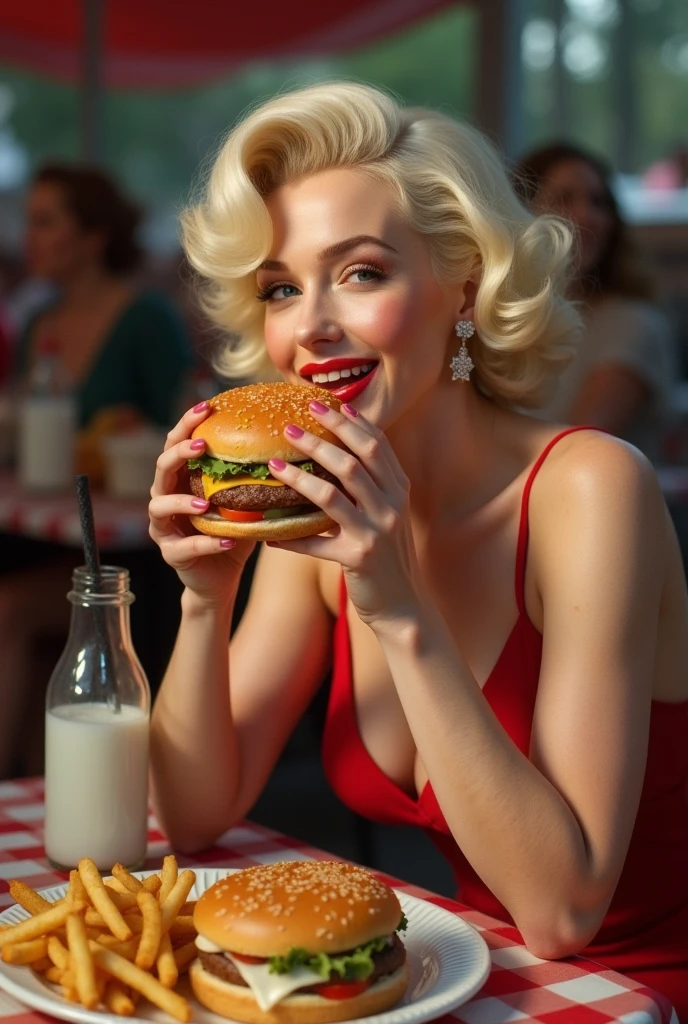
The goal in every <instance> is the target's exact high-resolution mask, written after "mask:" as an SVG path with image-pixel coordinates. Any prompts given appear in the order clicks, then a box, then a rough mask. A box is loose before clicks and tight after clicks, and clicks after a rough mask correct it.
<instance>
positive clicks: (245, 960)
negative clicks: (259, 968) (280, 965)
mask: <svg viewBox="0 0 688 1024" xmlns="http://www.w3.org/2000/svg"><path fill="white" fill-rule="evenodd" d="M232 956H233V957H234V959H235V960H241V962H242V964H264V963H267V961H266V959H265V957H262V956H246V955H245V954H244V953H232Z"/></svg>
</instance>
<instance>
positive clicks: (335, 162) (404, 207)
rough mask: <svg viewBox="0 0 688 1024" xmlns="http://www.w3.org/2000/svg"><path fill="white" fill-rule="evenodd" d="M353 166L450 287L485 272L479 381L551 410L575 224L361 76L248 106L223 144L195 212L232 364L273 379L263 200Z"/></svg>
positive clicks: (214, 308) (493, 161)
mask: <svg viewBox="0 0 688 1024" xmlns="http://www.w3.org/2000/svg"><path fill="white" fill-rule="evenodd" d="M341 167H346V168H358V169H361V170H362V171H365V172H367V173H369V174H373V175H375V176H376V177H377V178H379V179H381V180H383V181H385V182H387V183H388V184H389V185H391V186H392V187H393V189H394V190H395V194H396V196H397V197H398V202H399V205H400V209H401V211H402V213H403V214H404V215H405V217H406V218H407V221H408V223H410V225H411V226H412V227H413V228H414V229H415V230H416V231H418V232H419V233H420V234H422V235H424V236H425V238H426V239H427V242H428V245H429V249H430V254H431V260H432V266H433V271H434V273H435V275H436V277H437V279H438V280H439V281H440V282H442V283H443V284H446V285H449V286H451V285H452V284H454V283H456V284H458V283H460V282H463V281H465V280H466V278H467V277H468V276H469V275H471V274H472V273H474V272H475V271H476V270H479V272H480V284H479V287H478V295H477V300H476V306H475V326H476V330H477V334H476V337H475V338H474V340H473V341H472V342H471V343H470V351H471V356H472V358H473V361H474V363H475V367H476V374H475V376H476V381H477V385H478V387H479V388H480V389H481V390H482V391H483V392H484V393H485V394H488V395H490V396H491V397H492V398H494V399H495V400H497V401H499V402H500V403H501V404H505V405H515V406H535V405H538V404H540V403H541V401H542V400H543V399H544V397H545V395H546V392H547V385H548V382H549V380H550V378H551V371H552V370H555V369H557V368H559V367H561V366H562V365H563V364H564V363H565V362H567V361H568V359H569V358H570V355H571V352H572V346H573V343H574V341H575V338H576V334H577V330H578V328H579V317H578V313H577V311H576V309H575V307H574V306H573V305H572V304H571V303H570V302H569V301H567V299H566V298H565V292H566V288H567V285H568V280H569V273H570V271H569V265H570V258H569V257H570V250H571V244H572V235H571V232H570V230H569V228H568V227H567V226H566V224H565V222H564V221H562V220H559V219H558V218H556V217H550V216H541V217H534V216H533V215H532V214H531V213H529V212H528V211H527V210H526V209H525V207H524V206H523V205H522V204H521V202H520V201H519V199H518V198H517V197H516V194H515V193H514V191H513V189H512V187H511V185H510V183H509V180H508V177H507V174H506V171H505V169H504V166H503V164H502V162H501V160H500V158H499V156H498V155H497V153H496V151H495V150H494V148H493V147H492V145H491V144H490V143H489V142H488V141H487V140H486V139H485V137H484V136H483V135H482V134H481V133H480V132H478V131H477V130H475V129H474V128H471V127H469V126H468V125H465V124H460V123H458V122H457V121H455V120H453V119H452V118H450V117H447V116H444V115H442V114H439V113H434V112H432V111H430V110H424V109H420V108H403V107H401V106H400V105H399V104H398V103H396V102H395V101H394V99H392V98H391V97H390V96H388V95H387V94H385V93H384V92H381V91H380V90H378V89H375V88H372V87H370V86H366V85H360V84H356V83H352V82H331V83H328V84H323V85H316V86H310V87H308V88H305V89H301V90H298V91H295V92H290V93H286V94H284V95H280V96H278V97H276V98H275V99H272V100H270V101H269V102H267V103H265V104H263V105H262V106H260V107H258V108H257V109H255V110H253V111H252V112H251V113H249V114H248V115H247V116H246V117H245V118H244V119H243V120H242V121H241V122H240V123H239V124H238V125H237V126H236V127H235V128H234V129H233V130H232V131H231V132H230V133H229V135H228V136H227V138H226V139H225V141H224V143H223V144H222V146H221V148H220V150H219V152H218V154H217V157H216V158H215V161H214V164H213V166H212V168H211V170H210V174H209V176H208V179H207V181H206V182H205V183H204V184H203V185H202V194H201V196H200V198H199V201H198V202H197V203H195V204H194V205H192V206H190V207H189V208H188V209H186V210H185V211H184V212H183V213H182V218H181V223H182V235H183V244H184V248H185V250H186V253H187V256H188V259H189V262H190V263H191V265H192V266H193V267H194V269H195V270H196V272H197V273H198V274H199V275H200V277H201V279H202V285H201V302H202V305H203V308H204V309H205V311H206V313H207V314H208V315H209V316H210V318H211V319H212V320H213V321H214V322H215V323H216V324H218V325H219V326H221V327H222V328H223V329H224V330H225V331H227V332H228V333H229V334H230V335H231V339H232V340H231V342H230V344H229V345H227V346H225V349H224V352H223V354H222V356H221V357H220V358H219V359H218V360H217V366H218V369H219V371H220V372H221V373H223V374H224V375H225V376H227V377H230V378H243V379H246V378H256V379H263V380H265V379H271V378H273V379H274V377H275V373H276V371H275V369H274V367H272V364H271V363H270V361H269V359H268V356H267V352H266V349H265V342H264V338H263V320H264V307H263V305H262V304H261V303H260V302H259V301H258V300H257V298H256V271H257V269H258V267H259V266H260V264H261V263H262V262H263V261H264V260H265V259H266V258H267V257H268V254H269V252H270V247H271V244H272V223H271V220H270V216H269V213H268V210H267V207H266V205H265V201H264V200H265V198H266V197H267V196H269V195H270V194H271V193H272V192H274V191H275V189H277V188H279V187H280V186H281V185H284V184H286V183H288V182H292V181H294V180H296V179H299V178H303V177H305V176H308V175H311V174H316V173H318V172H319V171H324V170H329V169H331V168H341Z"/></svg>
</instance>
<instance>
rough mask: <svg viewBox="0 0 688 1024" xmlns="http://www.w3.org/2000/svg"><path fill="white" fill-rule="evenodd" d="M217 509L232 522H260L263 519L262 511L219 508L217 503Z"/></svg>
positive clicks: (224, 517)
mask: <svg viewBox="0 0 688 1024" xmlns="http://www.w3.org/2000/svg"><path fill="white" fill-rule="evenodd" d="M213 511H214V510H213ZM217 511H218V512H219V513H220V515H221V516H222V517H223V519H229V520H230V522H232V523H262V521H263V513H262V512H237V511H236V510H235V509H233V508H221V507H220V506H219V505H218V506H217Z"/></svg>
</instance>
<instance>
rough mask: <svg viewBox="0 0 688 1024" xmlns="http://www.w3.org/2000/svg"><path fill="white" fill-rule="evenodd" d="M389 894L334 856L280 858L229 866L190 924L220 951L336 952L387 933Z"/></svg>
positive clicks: (391, 911)
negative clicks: (296, 949) (231, 869)
mask: <svg viewBox="0 0 688 1024" xmlns="http://www.w3.org/2000/svg"><path fill="white" fill-rule="evenodd" d="M400 920H401V904H400V903H399V900H398V899H397V896H396V893H395V892H394V891H393V890H392V889H390V888H389V886H387V885H385V884H384V883H383V882H379V881H378V880H377V879H376V878H375V877H374V875H371V874H370V872H368V871H364V870H363V868H359V867H356V866H355V865H353V864H344V863H340V862H339V861H283V862H278V863H276V864H266V865H259V866H258V867H254V868H247V869H246V870H244V871H237V872H236V873H235V874H233V875H229V876H228V877H227V878H225V879H223V880H222V881H220V882H217V883H216V884H215V885H213V886H211V887H210V889H208V890H207V891H206V892H205V893H204V894H203V895H202V896H201V898H200V899H199V900H198V902H197V903H196V908H195V910H194V925H195V926H196V930H197V931H198V933H199V935H202V936H203V937H204V938H205V939H208V940H209V941H210V942H212V943H214V944H215V945H216V946H219V947H221V948H222V949H225V950H228V951H229V952H232V953H243V954H244V955H246V956H257V957H271V956H284V955H285V954H286V953H288V952H289V950H290V949H293V948H294V947H300V948H302V949H307V950H308V951H309V952H312V953H319V952H323V953H328V954H330V953H341V952H343V951H345V950H349V949H354V948H355V947H356V946H360V945H362V944H364V943H366V942H370V941H371V940H372V939H376V938H380V937H381V936H384V935H391V934H393V933H394V931H395V930H396V928H397V927H398V925H399V922H400Z"/></svg>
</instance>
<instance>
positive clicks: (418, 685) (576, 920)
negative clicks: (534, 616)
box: [372, 435, 665, 958]
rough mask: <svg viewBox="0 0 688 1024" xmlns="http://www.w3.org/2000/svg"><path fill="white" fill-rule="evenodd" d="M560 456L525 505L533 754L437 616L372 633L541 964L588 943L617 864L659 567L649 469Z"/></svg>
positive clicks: (643, 720) (447, 806)
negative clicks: (535, 626)
mask: <svg viewBox="0 0 688 1024" xmlns="http://www.w3.org/2000/svg"><path fill="white" fill-rule="evenodd" d="M565 446H566V447H564V446H563V445H562V448H561V449H560V450H558V451H557V452H555V453H553V455H552V456H550V460H551V461H548V463H547V464H546V467H543V470H542V471H541V474H540V476H539V477H538V480H537V483H536V485H535V487H534V489H533V493H532V497H531V513H530V522H531V542H530V548H529V563H530V569H531V573H532V574H533V575H534V579H535V580H536V584H537V589H538V591H539V596H540V599H541V601H542V606H543V618H544V644H543V660H542V667H541V675H540V682H539V687H538V697H537V705H536V710H535V718H534V723H533V733H532V741H531V760H528V758H526V757H525V756H524V755H523V754H521V753H520V752H519V750H518V749H517V748H516V747H515V746H514V744H513V743H512V742H511V740H510V739H509V737H508V736H507V734H506V732H505V731H504V730H503V729H502V727H501V725H500V724H499V722H498V721H497V719H496V718H495V716H494V714H493V713H492V711H491V709H490V707H489V705H488V704H487V702H486V700H485V699H484V697H483V696H482V693H481V691H480V689H479V687H478V686H477V684H476V682H475V679H474V678H473V676H472V674H471V672H470V670H469V669H468V667H467V665H466V664H465V662H464V661H463V659H462V657H461V655H460V653H459V651H458V650H457V648H456V645H455V643H454V641H453V638H452V636H451V635H450V633H449V631H448V629H447V628H446V626H445V625H444V623H443V621H442V619H441V617H440V616H439V615H438V614H437V613H434V612H433V611H432V610H430V611H421V612H420V617H419V618H417V619H416V620H414V619H412V618H409V619H407V620H406V621H405V622H403V623H399V622H397V623H395V622H394V621H393V620H390V621H388V622H386V623H382V622H380V623H378V624H376V623H372V626H373V629H374V630H375V632H376V634H377V636H378V638H379V641H380V643H381V646H382V648H383V651H384V653H385V656H386V658H387V660H388V663H389V665H390V669H391V671H392V674H393V676H394V680H395V684H396V687H397V691H398V693H399V696H400V699H401V702H402V704H403V707H404V711H405V714H406V717H407V719H408V722H409V725H410V728H411V731H412V733H413V736H414V739H415V742H416V744H417V748H418V751H419V754H420V756H421V759H422V761H423V764H424V767H425V770H426V772H427V774H428V777H429V779H430V780H431V782H432V785H433V789H434V791H435V793H436V796H437V799H438V801H439V803H440V806H441V808H442V811H443V813H444V815H445V817H446V819H447V822H448V824H449V827H450V828H451V830H452V834H453V835H454V837H455V839H456V841H457V843H458V844H459V846H460V847H461V849H462V851H463V852H464V854H465V855H466V857H467V858H468V860H469V861H470V863H471V864H472V866H473V867H474V869H475V870H476V871H477V873H478V874H479V875H480V877H481V878H482V879H483V880H484V882H485V883H486V885H487V886H488V887H489V888H490V889H491V890H492V891H493V892H494V893H495V895H496V896H497V898H498V899H499V900H500V901H501V902H502V903H503V904H504V905H505V906H506V907H507V909H508V910H509V912H510V914H511V915H512V917H513V919H514V921H515V922H516V925H517V926H518V927H519V929H520V930H521V932H522V934H523V937H524V940H525V942H526V944H527V945H528V947H529V948H530V949H531V950H532V951H533V952H534V953H535V954H536V955H539V956H543V957H547V958H554V957H560V956H565V955H569V954H571V953H573V952H575V951H577V950H579V949H581V948H582V947H584V946H585V945H586V944H587V943H588V942H589V941H590V940H591V939H592V937H593V936H594V935H595V934H596V932H597V930H598V929H599V926H600V924H601V922H602V919H603V917H604V914H605V912H606V910H607V907H608V905H609V902H610V900H611V898H612V895H613V893H614V890H615V887H616V884H617V882H618V878H619V875H620V872H621V868H622V866H623V862H624V859H625V856H626V851H627V848H628V843H629V841H630V836H631V832H632V828H633V823H634V820H635V815H636V812H637V807H638V801H639V798H640V791H641V787H642V782H643V775H644V768H645V757H646V749H647V736H648V723H649V712H650V701H651V687H652V669H653V659H654V649H655V638H656V629H657V617H658V608H659V599H660V590H661V584H662V578H663V575H664V561H665V559H664V544H665V540H664V537H665V533H664V516H663V504H662V499H661V494H660V492H659V488H658V485H657V483H656V480H655V478H654V474H653V473H652V471H651V470H650V468H649V467H648V465H647V464H646V463H645V461H644V460H643V459H642V458H641V457H640V456H639V455H637V453H635V452H634V451H633V450H632V449H630V448H627V447H626V446H625V445H622V444H621V443H619V442H616V441H614V440H612V439H611V438H603V437H595V436H590V435H587V436H586V435H577V436H576V439H575V440H574V439H573V438H572V439H571V441H569V442H565ZM423 607H425V608H431V605H430V604H429V602H426V603H425V605H424V606H423Z"/></svg>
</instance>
